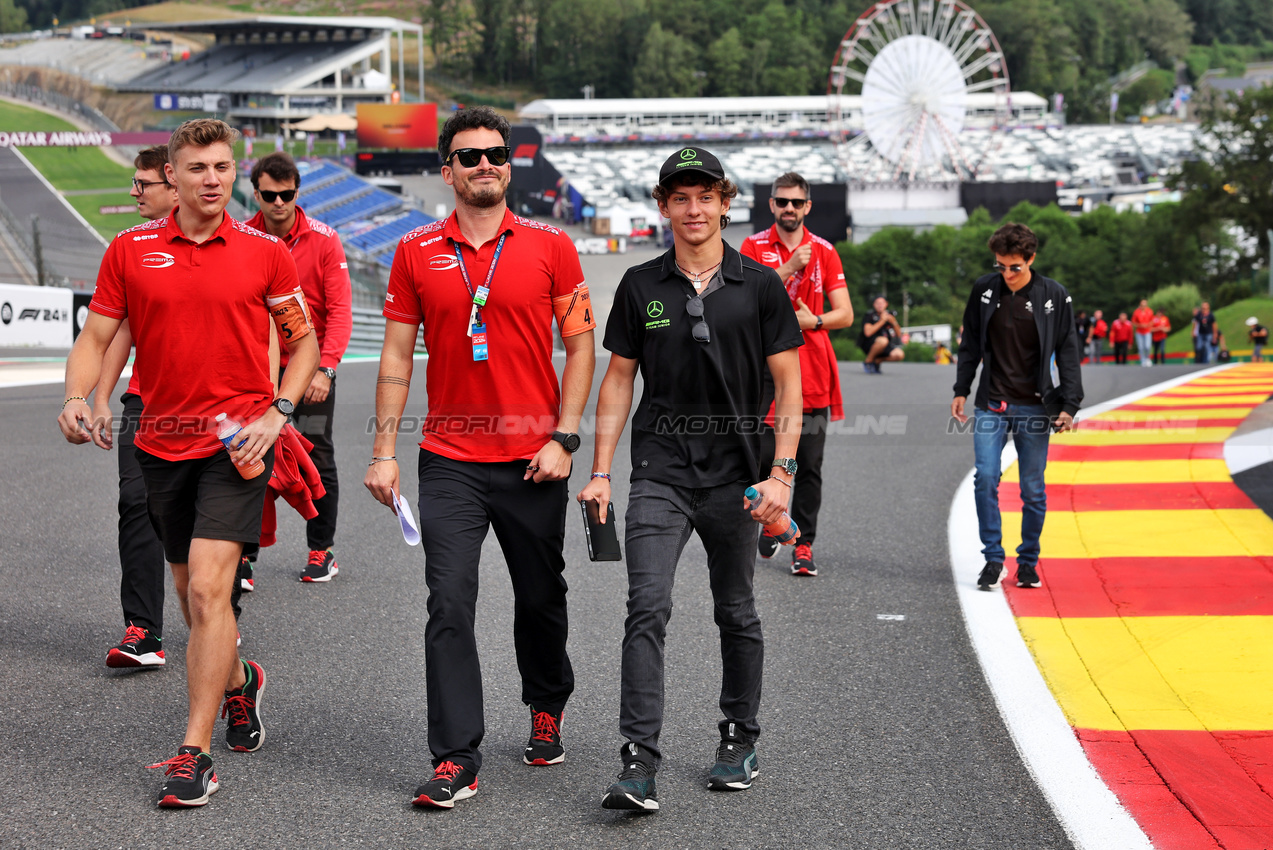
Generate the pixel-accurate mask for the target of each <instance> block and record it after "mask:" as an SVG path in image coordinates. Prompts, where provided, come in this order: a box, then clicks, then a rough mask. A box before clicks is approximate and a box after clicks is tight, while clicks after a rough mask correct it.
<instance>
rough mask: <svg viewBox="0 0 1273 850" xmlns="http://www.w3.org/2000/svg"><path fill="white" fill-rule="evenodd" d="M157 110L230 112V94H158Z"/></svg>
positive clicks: (156, 99)
mask: <svg viewBox="0 0 1273 850" xmlns="http://www.w3.org/2000/svg"><path fill="white" fill-rule="evenodd" d="M155 109H158V110H160V111H162V112H173V111H182V112H229V111H230V96H229V95H228V94H157V95H155Z"/></svg>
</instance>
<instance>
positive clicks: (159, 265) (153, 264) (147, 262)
mask: <svg viewBox="0 0 1273 850" xmlns="http://www.w3.org/2000/svg"><path fill="white" fill-rule="evenodd" d="M175 262H177V261H176V260H175V259H173V256H172V254H165V253H164V252H163V251H153V252H151V253H149V254H142V256H141V264H142V265H143V266H145V267H146V268H148V269H166V268H168V267H169V266H171V265H172V264H173V263H175Z"/></svg>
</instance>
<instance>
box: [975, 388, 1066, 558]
mask: <svg viewBox="0 0 1273 850" xmlns="http://www.w3.org/2000/svg"><path fill="white" fill-rule="evenodd" d="M973 424H974V426H975V427H974V428H973V439H972V444H973V451H974V452H975V454H976V458H977V467H976V472H975V473H974V475H973V493H974V496H975V498H976V502H977V523H978V526H979V528H980V532H981V545H982V549H981V553H982V555H984V556H985V558H986V561H987V562H989V561H997V562H999V563H1003V521H1002V518H1001V517H1000V515H999V478H1000V476H1001V475H1002V474H1003V470H1002V468H1001V458H1002V455H1003V447H1004V446H1006V445H1007V444H1008V436H1009V435H1011V436H1012V442H1013V445H1015V446H1016V449H1017V469H1018V472H1019V475H1020V478H1021V502H1022V509H1021V545H1020V546H1018V547H1017V563H1018V564H1028V565H1031V566H1033V565H1035V564H1037V563H1038V562H1039V537H1040V535H1041V534H1042V533H1043V519H1044V517H1045V516H1046V514H1047V511H1048V496H1047V490H1046V489H1045V488H1044V486H1043V471H1044V470H1045V469H1046V468H1047V465H1048V437H1049V436H1050V435H1051V433H1052V421H1051V418H1050V417H1049V416H1048V414H1047V411H1046V410H1044V408H1043V405H1041V404H1010V405H1008V410H1007V412H1005V413H992V412H991V411H989V410H982V409H981V408H977V410H976V412H975V413H974V414H973Z"/></svg>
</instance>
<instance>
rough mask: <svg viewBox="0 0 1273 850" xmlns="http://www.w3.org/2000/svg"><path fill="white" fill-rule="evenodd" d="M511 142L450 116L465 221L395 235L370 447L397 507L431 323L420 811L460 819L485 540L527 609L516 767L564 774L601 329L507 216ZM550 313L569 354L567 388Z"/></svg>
mask: <svg viewBox="0 0 1273 850" xmlns="http://www.w3.org/2000/svg"><path fill="white" fill-rule="evenodd" d="M509 133H510V128H509V124H508V121H507V120H505V119H504V118H503V117H502V116H501V115H499V114H498V113H497V112H495V111H494V110H492V109H490V108H489V107H484V106H480V107H472V108H469V109H462V110H460V111H458V112H456V113H455V114H453V115H452V116H451V117H450V118H449V119H447V122H446V124H445V126H443V128H442V131H441V134H440V136H439V140H438V151H439V153H441V155H442V162H443V163H444V165H443V167H442V177H443V179H444V180H446V182H447V183H448V184H450V185H451V186H453V187H454V189H455V212H454V214H452V215H451V216H450V217H449V218H447V219H446V220H444V221H439V222H434V223H433V224H429V225H426V226H424V227H421V228H418V229H416V230H414V231H412V232H411V233H408V234H407V235H406V236H404V237H403V238H402V241H401V243H399V245H398V251H397V253H396V254H395V255H394V258H393V270H392V271H391V272H390V275H389V292H388V294H387V295H386V296H385V308H384V314H385V319H386V325H385V341H384V347H383V350H382V351H381V355H380V377H379V379H378V380H377V382H376V420H377V427H376V438H375V442H374V444H373V448H372V458H371V463H370V466H369V468H368V470H367V476H366V479H365V481H364V483H365V484H366V486H367V489H369V490H370V491H371V493H372V495H374V496H375V497H376V499H377V500H379V501H380V502H382V503H383V504H385V505H389V506H393V505H394V504H395V499H396V496H397V495H398V492H399V491H398V481H399V477H398V463H397V459H396V457H395V452H394V446H395V442H396V438H397V433H398V422H399V419H400V418H401V416H402V411H403V409H404V407H405V406H406V402H407V393H408V390H409V389H410V385H411V373H412V365H413V364H412V355H413V352H414V349H415V340H416V335H417V333H418V329H419V327H420V325H421V324H423V326H424V343H425V346H427V347H428V349H429V360H428V366H427V372H426V383H427V389H428V399H429V412H428V416H427V417H426V418H425V421H424V440H423V442H421V443H420V449H421V451H420V459H419V482H420V502H419V507H420V537H421V539H422V542H423V544H424V557H425V563H424V580H425V582H426V584H428V586H429V601H428V613H429V620H428V624H427V625H426V626H425V632H424V641H425V649H424V652H425V677H426V688H427V693H428V711H429V714H428V724H429V727H428V735H429V749H430V751H431V752H432V754H433V778H432V779H430V780H429V781H427V782H425V783H424V784H423V785H421V786H420V787H419V788H418V789H417V790H416V795H415V799H414V802H415V804H416V805H418V806H436V807H440V808H451V807H452V806H454V805H455V801H457V800H462V799H465V798H466V797H471V796H473V795H474V794H475V793H477V773H478V770H479V769H480V768H481V766H482V753H481V750H480V749H479V747H480V746H481V743H482V738H483V736H484V734H485V726H484V721H483V717H482V675H481V670H480V668H479V666H478V655H477V642H476V638H475V636H474V633H473V616H474V609H475V607H476V604H477V587H478V580H477V565H478V560H479V559H480V557H481V554H482V541H483V540H484V539H485V537H486V534H487V530H488V529H489V528H491V527H493V528H494V529H495V536H496V538H497V539H498V540H499V544H500V548H501V549H502V550H503V552H504V558H505V560H506V561H507V562H508V571H509V574H510V576H511V577H512V581H513V593H514V596H515V598H516V602H515V605H514V620H513V643H514V646H515V648H516V651H517V666H518V670H519V671H520V673H521V679H522V694H521V696H522V701H523V702H524V703H526V704H527V705H529V706H530V711H531V725H532V732H531V737H530V741H529V742H528V743H527V745H526V749H525V751H524V752H523V755H522V759H523V761H524V762H525V763H526V764H530V765H550V764H558V763H560V762H562V761H563V760H564V759H565V750H564V749H563V748H562V745H561V733H560V724H561V713H562V710H563V708H564V707H565V705H566V700H567V699H568V698H569V697H570V694H571V692H572V691H573V690H574V673H573V671H572V669H571V666H570V658H569V656H568V655H567V654H566V634H567V631H568V623H567V618H566V581H565V578H564V577H563V571H564V570H565V566H566V564H565V560H564V558H563V557H562V544H563V542H564V539H565V524H566V501H567V487H568V480H567V479H568V477H569V475H570V466H571V455H572V454H573V452H575V450H577V449H578V448H579V435H578V433H576V432H577V431H578V427H579V420H580V417H581V416H582V414H583V409H584V405H585V404H586V403H587V400H588V392H589V390H590V388H591V385H592V372H593V368H594V366H595V365H596V352H595V350H594V347H593V346H594V343H593V328H594V327H595V326H596V323H595V321H594V320H593V316H592V305H591V303H590V301H589V298H588V288H587V286H586V285H585V283H584V279H583V271H582V269H581V268H580V266H579V256H578V254H577V253H576V251H575V246H574V243H573V242H571V240H570V238H569V237H567V236H566V235H565V234H564V233H562V232H561V231H560V230H558V229H557V228H555V227H551V226H549V225H546V224H540V223H539V222H537V221H531V220H529V219H524V218H521V217H519V216H515V215H513V214H512V213H511V212H510V211H509V209H508V207H507V205H506V203H505V200H504V197H505V193H506V192H507V190H508V181H509V177H510V176H511V171H512V169H511V167H510V166H509V161H508V155H509V154H508V137H509ZM554 316H555V318H556V320H557V325H558V327H559V328H560V330H561V336H562V341H563V342H564V344H565V347H566V366H565V372H564V373H563V376H562V382H561V387H560V388H559V387H558V384H557V371H556V368H555V367H554V365H553V360H552V351H553V331H552V322H553V318H554Z"/></svg>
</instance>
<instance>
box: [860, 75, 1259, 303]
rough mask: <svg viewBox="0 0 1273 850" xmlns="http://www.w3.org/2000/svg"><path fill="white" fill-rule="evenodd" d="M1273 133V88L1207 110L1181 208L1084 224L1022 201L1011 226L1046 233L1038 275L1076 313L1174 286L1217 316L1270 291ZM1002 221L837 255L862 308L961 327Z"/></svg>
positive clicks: (1182, 173)
mask: <svg viewBox="0 0 1273 850" xmlns="http://www.w3.org/2000/svg"><path fill="white" fill-rule="evenodd" d="M1270 124H1273V87H1266V88H1262V89H1258V90H1255V91H1251V92H1247V93H1246V94H1245V95H1243V96H1241V97H1230V98H1228V99H1227V100H1225V101H1222V102H1216V103H1214V104H1212V105H1210V106H1208V107H1207V108H1206V109H1205V110H1204V112H1203V115H1202V132H1201V134H1200V137H1199V142H1198V148H1199V150H1198V156H1196V157H1194V158H1191V159H1190V160H1188V161H1187V162H1185V163H1184V164H1183V165H1182V166H1181V168H1180V169H1179V170H1178V171H1177V172H1176V173H1175V174H1173V175H1170V176H1169V177H1168V178H1167V180H1168V184H1169V185H1170V186H1171V187H1172V188H1174V189H1178V190H1180V191H1181V193H1182V199H1181V201H1180V202H1179V203H1164V204H1156V205H1153V206H1151V207H1150V208H1149V210H1148V211H1140V210H1134V209H1129V210H1126V211H1124V212H1115V211H1114V209H1113V208H1112V207H1098V208H1097V209H1095V210H1093V211H1092V212H1089V213H1085V214H1083V215H1080V216H1071V215H1068V214H1067V213H1065V212H1063V211H1062V210H1061V209H1060V208H1058V207H1057V206H1055V205H1051V206H1048V207H1037V206H1034V205H1031V204H1028V203H1022V204H1019V205H1017V206H1016V207H1014V208H1013V209H1012V210H1011V211H1009V213H1008V215H1007V216H1005V217H1004V219H1003V221H1015V222H1020V223H1022V224H1025V225H1027V226H1029V227H1030V228H1032V229H1033V230H1034V231H1035V233H1036V234H1037V235H1038V237H1039V253H1038V258H1037V259H1036V261H1035V264H1034V268H1035V269H1036V270H1037V271H1039V272H1040V273H1041V274H1044V275H1046V276H1048V277H1050V278H1053V279H1055V280H1057V281H1060V282H1061V283H1062V284H1063V285H1064V286H1065V287H1066V288H1067V289H1068V290H1069V291H1070V294H1071V296H1072V297H1073V298H1074V305H1075V308H1076V309H1077V308H1083V309H1086V310H1088V311H1091V310H1094V309H1100V310H1104V311H1105V312H1106V313H1107V314H1111V313H1112V314H1114V315H1117V313H1118V312H1119V311H1120V310H1128V309H1129V308H1131V307H1134V306H1135V305H1136V303H1137V302H1138V301H1140V299H1142V298H1150V297H1151V296H1152V295H1153V294H1154V293H1155V292H1161V291H1163V290H1166V289H1169V288H1172V287H1184V288H1185V289H1182V290H1178V291H1190V292H1195V293H1200V295H1201V297H1204V298H1208V299H1210V300H1211V302H1212V306H1213V307H1214V308H1216V309H1218V308H1220V307H1223V306H1225V305H1226V304H1230V303H1232V302H1234V301H1238V300H1240V299H1242V298H1245V297H1247V296H1249V295H1251V294H1252V293H1253V291H1254V292H1255V293H1260V292H1264V291H1266V288H1267V280H1268V273H1267V269H1268V268H1269V262H1270V260H1269V253H1270V251H1269V249H1270V246H1269V236H1268V234H1269V231H1270V229H1273V133H1269V132H1268V131H1267V128H1268V127H1269V126H1270ZM1000 223H1002V222H996V221H992V220H991V218H990V215H989V213H987V212H986V211H985V210H984V209H978V210H975V211H974V212H973V213H972V214H971V215H970V216H969V219H968V221H967V223H966V224H964V225H963V226H962V227H959V228H953V227H938V228H935V229H933V230H931V231H928V232H923V233H921V232H917V231H914V230H911V229H906V228H889V229H886V230H883V231H881V232H879V233H877V234H875V235H874V236H872V237H871V238H870V239H869V240H867V241H866V242H865V243H863V244H861V245H852V244H848V243H841V244H840V245H838V246H837V248H838V249H839V251H840V256H841V259H842V261H843V263H844V272H845V279H846V280H848V281H851V282H852V283H850V294H851V296H852V298H853V300H854V303H856V304H869V303H870V301H871V299H872V298H873V297H874V296H875V295H881V294H882V295H885V296H886V297H887V298H888V299H889V300H890V302H891V303H892V304H893V306H894V308H895V309H897V310H898V312H899V314H900V313H901V311H902V306H903V304H906V305H908V306H909V313H910V316H909V320H910V323H911V324H916V325H922V324H935V323H944V322H954V323H955V324H958V322H959V318H960V316H961V315H962V311H963V306H964V303H965V301H966V300H967V298H968V293H969V292H970V291H971V288H972V283H973V281H975V280H976V279H977V278H978V277H980V276H981V275H983V274H989V273H990V271H991V270H990V265H991V263H992V262H993V260H992V258H991V256H990V254H989V251H988V250H987V248H986V243H987V241H988V240H989V239H990V235H991V234H992V233H993V232H994V230H995V228H996V227H998V226H999V224H1000ZM1253 280H1254V281H1255V283H1254V285H1253ZM1195 287H1196V288H1195ZM1192 306H1196V304H1195V305H1192ZM1175 322H1176V318H1175V317H1173V323H1175ZM1178 326H1179V325H1178V324H1177V327H1178Z"/></svg>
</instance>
